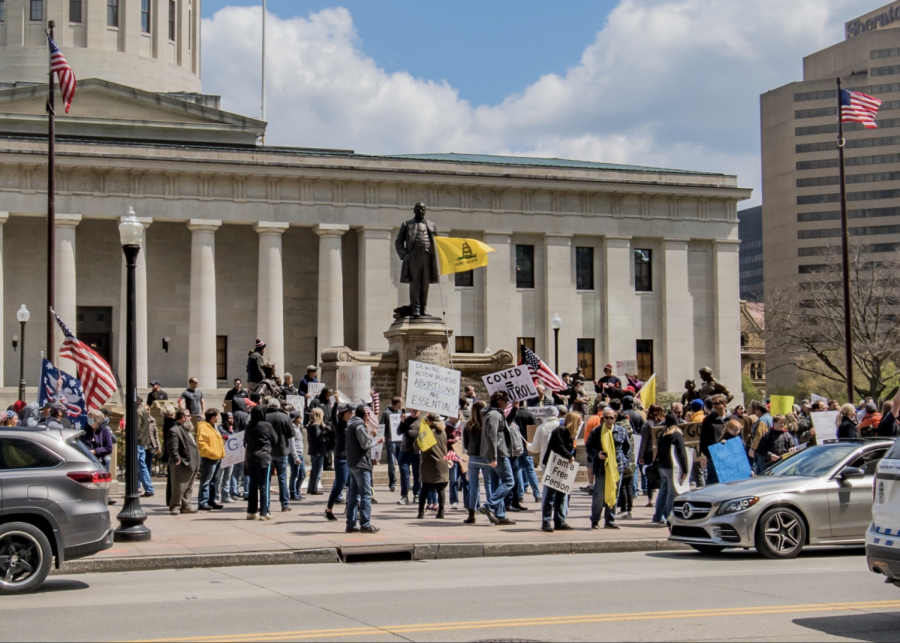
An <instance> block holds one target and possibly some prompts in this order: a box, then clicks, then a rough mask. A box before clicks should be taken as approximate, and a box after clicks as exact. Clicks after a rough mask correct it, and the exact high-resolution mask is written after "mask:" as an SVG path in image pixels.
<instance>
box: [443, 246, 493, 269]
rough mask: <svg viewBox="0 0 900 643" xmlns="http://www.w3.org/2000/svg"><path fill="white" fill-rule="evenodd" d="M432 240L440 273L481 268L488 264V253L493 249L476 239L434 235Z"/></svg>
mask: <svg viewBox="0 0 900 643" xmlns="http://www.w3.org/2000/svg"><path fill="white" fill-rule="evenodd" d="M434 241H435V244H436V245H437V253H438V260H439V261H440V263H441V274H442V275H449V274H452V273H454V272H466V271H468V270H473V269H474V268H483V267H484V266H486V265H488V253H489V252H493V251H494V249H493V248H491V247H490V246H489V245H487V244H486V243H482V242H481V241H478V240H476V239H455V238H451V237H435V238H434Z"/></svg>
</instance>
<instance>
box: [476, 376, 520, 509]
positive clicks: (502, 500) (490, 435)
mask: <svg viewBox="0 0 900 643" xmlns="http://www.w3.org/2000/svg"><path fill="white" fill-rule="evenodd" d="M508 404H509V396H508V395H507V393H506V391H496V392H495V393H494V394H493V395H491V404H490V406H488V407H485V409H484V411H482V413H481V421H482V428H481V453H480V456H481V457H482V458H485V459H486V460H487V462H488V466H487V472H488V477H489V478H490V480H491V493H490V495H489V496H488V497H487V500H485V503H484V504H483V505H482V506H481V513H483V514H484V515H485V516H487V518H488V520H490V521H491V524H494V525H514V524H516V523H515V522H513V521H512V520H509V519H508V518H507V517H506V497H507V496H508V495H509V494H510V493H514V489H515V486H516V480H515V477H514V475H513V469H512V465H511V464H510V461H509V456H510V444H509V435H508V433H509V431H510V428H509V425H508V424H507V423H506V418H505V417H504V415H503V411H502V409H505V408H506V406H507V405H508ZM513 430H515V429H513Z"/></svg>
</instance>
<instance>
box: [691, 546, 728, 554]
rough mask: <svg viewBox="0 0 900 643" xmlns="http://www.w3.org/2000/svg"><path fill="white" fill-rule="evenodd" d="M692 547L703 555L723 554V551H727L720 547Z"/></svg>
mask: <svg viewBox="0 0 900 643" xmlns="http://www.w3.org/2000/svg"><path fill="white" fill-rule="evenodd" d="M691 547H693V548H694V549H695V550H697V551H698V552H700V553H701V554H706V555H714V554H721V553H722V552H723V551H725V548H724V547H720V546H719V545H691Z"/></svg>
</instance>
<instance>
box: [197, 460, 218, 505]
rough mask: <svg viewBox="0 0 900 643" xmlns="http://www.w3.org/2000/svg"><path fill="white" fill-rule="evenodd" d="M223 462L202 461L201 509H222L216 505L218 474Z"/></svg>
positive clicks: (199, 499) (199, 498) (199, 497)
mask: <svg viewBox="0 0 900 643" xmlns="http://www.w3.org/2000/svg"><path fill="white" fill-rule="evenodd" d="M221 464H222V461H221V460H209V459H207V458H201V460H200V494H199V496H198V498H197V499H198V501H199V503H200V508H201V509H212V508H214V507H217V506H218V507H221V505H218V504H217V503H216V473H217V472H218V471H219V465H221Z"/></svg>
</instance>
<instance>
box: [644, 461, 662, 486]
mask: <svg viewBox="0 0 900 643" xmlns="http://www.w3.org/2000/svg"><path fill="white" fill-rule="evenodd" d="M644 475H645V476H647V482H648V483H649V484H656V483H657V482H659V481H660V476H659V467H658V466H657V465H656V463H655V462H654V463H653V464H649V465H647V469H646V471H644Z"/></svg>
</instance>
